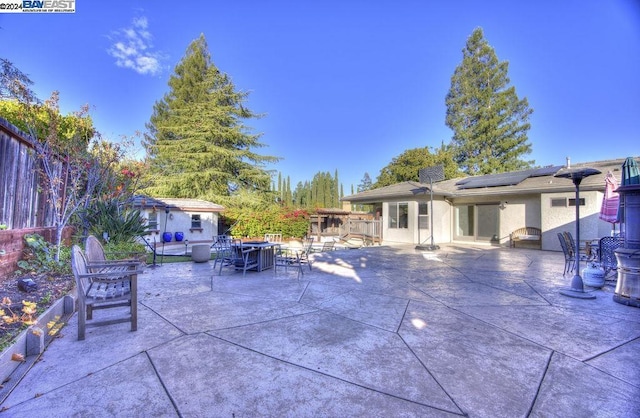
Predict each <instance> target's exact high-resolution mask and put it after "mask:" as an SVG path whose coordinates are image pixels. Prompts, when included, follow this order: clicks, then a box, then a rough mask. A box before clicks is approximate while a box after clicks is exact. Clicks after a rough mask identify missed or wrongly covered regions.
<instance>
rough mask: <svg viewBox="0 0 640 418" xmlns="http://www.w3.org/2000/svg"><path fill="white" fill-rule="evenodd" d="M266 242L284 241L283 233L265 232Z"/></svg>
mask: <svg viewBox="0 0 640 418" xmlns="http://www.w3.org/2000/svg"><path fill="white" fill-rule="evenodd" d="M264 240H265V241H266V242H282V234H264Z"/></svg>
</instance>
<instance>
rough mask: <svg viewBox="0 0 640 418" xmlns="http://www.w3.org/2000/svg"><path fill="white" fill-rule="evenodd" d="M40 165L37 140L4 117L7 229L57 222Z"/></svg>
mask: <svg viewBox="0 0 640 418" xmlns="http://www.w3.org/2000/svg"><path fill="white" fill-rule="evenodd" d="M38 164H39V162H38V160H37V158H36V156H35V152H34V143H33V140H32V139H31V138H30V137H29V136H28V135H26V134H25V133H23V132H21V131H20V130H18V128H16V127H15V126H13V125H12V124H10V123H9V122H8V121H6V120H5V119H3V118H0V178H1V179H2V180H1V181H0V225H5V226H6V228H7V229H24V228H41V227H47V226H51V225H53V219H54V216H53V215H54V212H53V207H52V205H48V204H47V199H46V196H45V193H44V188H43V187H41V181H40V174H39V170H38Z"/></svg>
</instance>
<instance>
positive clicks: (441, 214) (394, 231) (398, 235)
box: [382, 194, 451, 245]
mask: <svg viewBox="0 0 640 418" xmlns="http://www.w3.org/2000/svg"><path fill="white" fill-rule="evenodd" d="M419 202H425V203H427V205H428V208H429V213H431V204H430V199H429V195H428V194H427V195H426V196H420V197H417V198H416V199H414V200H407V199H398V200H392V201H389V202H384V203H383V204H382V219H383V221H382V237H383V241H384V242H385V243H403V244H416V245H417V244H419V243H427V244H428V243H430V242H431V233H430V231H429V228H430V227H431V220H430V219H429V220H428V225H429V228H426V229H425V228H422V229H420V231H418V203H419ZM389 203H407V205H408V216H409V218H408V228H389ZM433 212H434V218H433V230H434V235H433V237H434V242H435V243H436V244H442V243H447V242H450V241H451V227H450V222H451V208H450V204H449V203H448V202H446V201H445V200H444V199H443V198H442V197H438V196H434V199H433Z"/></svg>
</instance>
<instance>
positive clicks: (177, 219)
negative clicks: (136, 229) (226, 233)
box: [143, 209, 218, 243]
mask: <svg viewBox="0 0 640 418" xmlns="http://www.w3.org/2000/svg"><path fill="white" fill-rule="evenodd" d="M198 214H199V215H200V221H201V229H197V228H191V215H198ZM143 216H144V217H145V218H147V219H148V216H149V211H145V212H144V215H143ZM165 231H166V232H171V233H172V235H173V237H172V240H171V242H172V243H174V242H175V233H176V232H182V233H183V234H184V240H189V242H190V243H196V242H211V241H212V240H213V237H214V236H215V235H218V214H217V213H212V212H198V211H189V212H183V211H180V210H175V209H174V210H172V211H171V212H170V213H169V215H168V217H167V215H166V214H165V213H164V212H158V229H157V230H155V231H152V232H151V233H150V234H149V235H148V237H147V238H148V240H149V241H153V239H154V238H155V240H156V242H162V233H163V232H165Z"/></svg>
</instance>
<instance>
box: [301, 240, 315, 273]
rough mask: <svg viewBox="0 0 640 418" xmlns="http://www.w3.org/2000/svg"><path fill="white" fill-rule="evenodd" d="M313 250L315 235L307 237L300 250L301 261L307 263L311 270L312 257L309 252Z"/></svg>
mask: <svg viewBox="0 0 640 418" xmlns="http://www.w3.org/2000/svg"><path fill="white" fill-rule="evenodd" d="M312 252H313V237H309V238H305V239H304V242H303V244H302V249H301V250H300V263H301V264H307V265H308V266H309V271H311V259H310V258H309V254H311V253H312Z"/></svg>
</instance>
